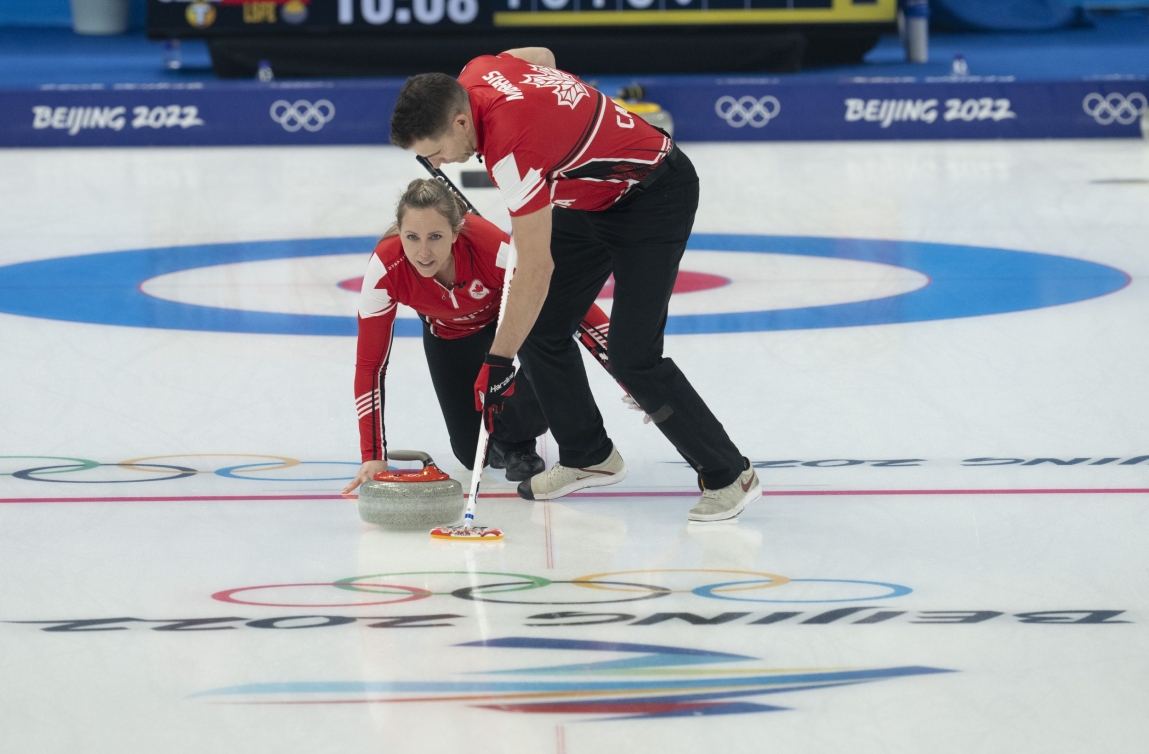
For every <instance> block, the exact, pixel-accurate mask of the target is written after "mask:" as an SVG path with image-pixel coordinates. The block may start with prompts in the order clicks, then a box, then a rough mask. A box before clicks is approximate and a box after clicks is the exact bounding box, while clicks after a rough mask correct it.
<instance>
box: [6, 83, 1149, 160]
mask: <svg viewBox="0 0 1149 754" xmlns="http://www.w3.org/2000/svg"><path fill="white" fill-rule="evenodd" d="M638 83H640V84H642V85H643V87H644V89H645V91H646V97H647V98H648V99H650V100H652V101H654V102H657V103H659V104H660V105H662V106H663V108H665V109H666V110H668V111H669V112H670V113H671V115H672V116H673V118H674V122H675V136H676V138H678V139H680V140H682V141H795V140H870V139H1002V138H1007V139H1008V138H1013V139H1037V138H1106V137H1136V136H1140V135H1141V120H1142V116H1143V115H1144V114H1145V112H1146V110H1149V80H1146V79H1144V78H1123V79H1119V80H1097V81H1062V82H1039V81H1020V82H1019V81H1012V80H1009V79H1002V78H993V77H987V78H982V79H977V78H963V79H951V78H939V79H934V80H931V79H896V80H887V79H841V80H838V81H833V80H826V79H804V78H803V77H796V78H793V79H778V78H765V77H739V78H715V77H708V76H661V77H649V78H640V79H638ZM402 84H403V81H402V80H401V79H376V80H364V81H338V82H331V81H306V82H283V83H279V82H274V83H270V84H260V83H256V82H219V83H214V82H211V83H192V84H184V85H171V84H113V85H73V86H65V85H59V86H51V85H48V86H43V87H40V88H39V89H17V90H7V91H0V147H38V146H44V147H51V146H60V147H63V146H146V145H164V146H185V145H186V146H192V145H286V144H386V143H387V136H388V132H389V123H388V121H389V119H390V115H391V110H392V108H393V107H394V104H395V100H396V98H397V96H398V93H399V89H400V88H401V86H402Z"/></svg>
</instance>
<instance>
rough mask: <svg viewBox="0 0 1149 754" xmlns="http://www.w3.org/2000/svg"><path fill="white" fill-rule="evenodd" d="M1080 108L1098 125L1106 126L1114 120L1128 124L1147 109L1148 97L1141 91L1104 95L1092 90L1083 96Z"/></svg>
mask: <svg viewBox="0 0 1149 754" xmlns="http://www.w3.org/2000/svg"><path fill="white" fill-rule="evenodd" d="M1081 108H1082V109H1083V110H1085V114H1086V115H1088V116H1089V117H1091V118H1093V120H1095V121H1097V123H1098V124H1099V125H1102V126H1108V125H1109V124H1111V123H1114V122H1116V123H1120V124H1121V125H1123V126H1128V125H1129V124H1131V123H1133V122H1135V121H1136V120H1137V119H1138V118H1140V117H1141V115H1142V114H1143V113H1144V112H1145V111H1146V110H1147V109H1149V99H1146V97H1145V95H1144V94H1142V93H1141V92H1133V93H1132V94H1130V95H1129V96H1125V95H1124V94H1120V93H1118V92H1110V93H1109V94H1104V95H1103V94H1098V93H1097V92H1093V93H1092V94H1087V95H1086V96H1085V99H1084V100H1083V101H1082V103H1081Z"/></svg>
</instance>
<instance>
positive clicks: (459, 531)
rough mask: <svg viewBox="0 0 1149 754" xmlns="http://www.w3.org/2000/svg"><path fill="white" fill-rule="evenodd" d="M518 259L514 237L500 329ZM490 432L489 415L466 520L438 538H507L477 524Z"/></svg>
mask: <svg viewBox="0 0 1149 754" xmlns="http://www.w3.org/2000/svg"><path fill="white" fill-rule="evenodd" d="M517 262H518V253H517V252H516V251H515V242H514V239H511V244H510V247H509V250H508V252H507V259H506V264H507V267H506V272H504V273H503V298H502V302H501V303H500V304H499V318H498V322H497V324H496V325H495V327H496V329H497V328H498V326H499V325H500V324H502V322H503V314H504V313H506V311H507V296H508V295H509V294H510V292H511V278H512V277H514V274H515V264H516V263H517ZM489 440H490V436H489V435H488V434H487V422H486V417H483V418H482V419H480V420H479V443H478V445H477V446H476V447H475V465H474V466H472V467H471V489H470V492H469V493H468V495H467V508H466V510H465V511H464V513H463V523H462V524H461V525H457V526H437V527H435V528H434V529H432V530H431V536H432V537H433V538H435V539H469V540H471V541H479V542H497V541H499V540H500V539H502V538H503V530H502V529H496V528H495V527H493V526H475V525H474V524H475V506H476V504H477V503H478V500H479V483H480V481H481V480H482V478H483V466H485V465H486V462H487V442H488V441H489Z"/></svg>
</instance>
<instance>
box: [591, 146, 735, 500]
mask: <svg viewBox="0 0 1149 754" xmlns="http://www.w3.org/2000/svg"><path fill="white" fill-rule="evenodd" d="M697 206H698V177H697V175H696V174H695V172H694V167H693V166H692V165H691V164H690V161H689V160H687V159H686V158H685V155H683V156H682V157H680V159H679V161H678V163H677V164H676V166H675V168H674V169H672V170H671V171H669V172H668V173H667V174H666V175H664V176H663V177H662V178H660V179H659V180H658V181H657V182H655V183H654V185H653V186H651V187H650V188H649V189H648V190H647V191H646V192H642V193H638V194H636V195H635V196H633V197H631V198H628V199H624V200H623V202H620V204H619V206H618V207H616V208H615V209H612V210H608V211H606V212H602V213H597V214H598V215H601V217H597V218H595V221H594V222H595V229H596V231H597V235H598V237H599V238H601V239H603V240H604V241H605V242H606V243H607V245H608V247H609V249H610V255H611V259H612V260H613V263H614V278H615V289H614V307H613V308H612V310H611V318H610V319H611V325H610V336H609V338H608V342H609V345H608V350H609V353H610V361H611V369H612V371H613V373H614V377H615V379H617V380H618V381H619V382H621V383H622V384H623V385H625V386H626V389H627V390H628V391H630V393H631V395H632V396H633V397H634V398H635V400H637V401H638V403H639V405H641V406H642V407H643V409H645V411H646V412H647V414H649V415H650V416H651V418H652V419H653V420H654V422H655V426H657V427H658V428H659V430H660V431H661V432H662V433H663V435H665V436H666V438H667V439H668V440H670V442H671V443H672V444H673V445H674V447H675V448H676V449H677V450H678V452H679V453H680V454H681V455H682V457H683V458H685V459H686V460H687V461H688V462H689V463H690V464H691V466H693V467H694V469H695V470H696V471H697V472H698V474H699V477H700V478H701V480H702V483H703V484H704V485H705V486H706V488H707V489H718V488H720V487H725V486H727V485H729V484H731V483H732V482H734V480H735V479H737V478H738V477H739V475H740V474H741V473H742V472H743V470H744V460H743V457H742V454H741V453H740V452H739V451H738V448H737V447H736V446H735V445H734V443H733V442H732V441H731V440H730V437H729V436H728V435H727V434H726V430H725V429H724V428H723V427H722V424H721V423H720V422H719V421H718V419H717V418H715V416H714V414H713V413H711V411H710V409H709V408H708V407H707V406H706V403H705V402H704V401H703V400H702V398H701V397H700V396H699V395H698V393H697V392H696V391H695V390H694V388H693V386H691V384H690V382H689V380H687V379H686V375H684V374H683V373H682V371H681V370H680V369H679V368H678V366H677V365H676V364H675V363H674V362H673V361H672V360H671V359H667V358H664V357H663V355H662V348H663V331H664V330H665V328H666V317H667V306H668V304H669V302H670V296H671V293H672V292H673V290H674V281H675V278H676V277H677V275H678V265H679V262H680V261H681V259H682V255H683V252H684V251H685V250H686V242H687V240H688V239H689V237H690V231H691V228H692V226H693V224H694V213H695V210H696V209H697Z"/></svg>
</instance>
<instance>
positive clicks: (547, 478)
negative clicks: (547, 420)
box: [519, 446, 626, 500]
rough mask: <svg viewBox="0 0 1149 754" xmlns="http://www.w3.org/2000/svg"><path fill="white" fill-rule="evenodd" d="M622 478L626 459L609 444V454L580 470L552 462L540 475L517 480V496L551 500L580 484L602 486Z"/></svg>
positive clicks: (579, 488) (573, 489) (624, 477)
mask: <svg viewBox="0 0 1149 754" xmlns="http://www.w3.org/2000/svg"><path fill="white" fill-rule="evenodd" d="M623 479H626V462H625V461H623V460H622V456H620V455H619V454H618V448H616V447H613V446H612V447H611V449H610V455H609V456H607V457H606V460H605V461H603V462H602V463H596V464H595V465H594V466H587V467H586V468H582V469H572V468H570V467H569V466H563V465H562V464H561V463H556V464H555V465H554V466H551V467H550V468H549V469H547V470H546V471H544V472H543V473H541V474H535V475H534V476H533V477H531V478H530V479H527V480H524V481H522V482H520V483H519V497H521V498H522V499H524V500H554V499H555V498H556V497H562V496H563V495H569V494H570V493H572V492H574V491H576V490H581V489H583V488H584V487H605V486H606V485H608V484H615V483H616V482H621V481H622V480H623Z"/></svg>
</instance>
